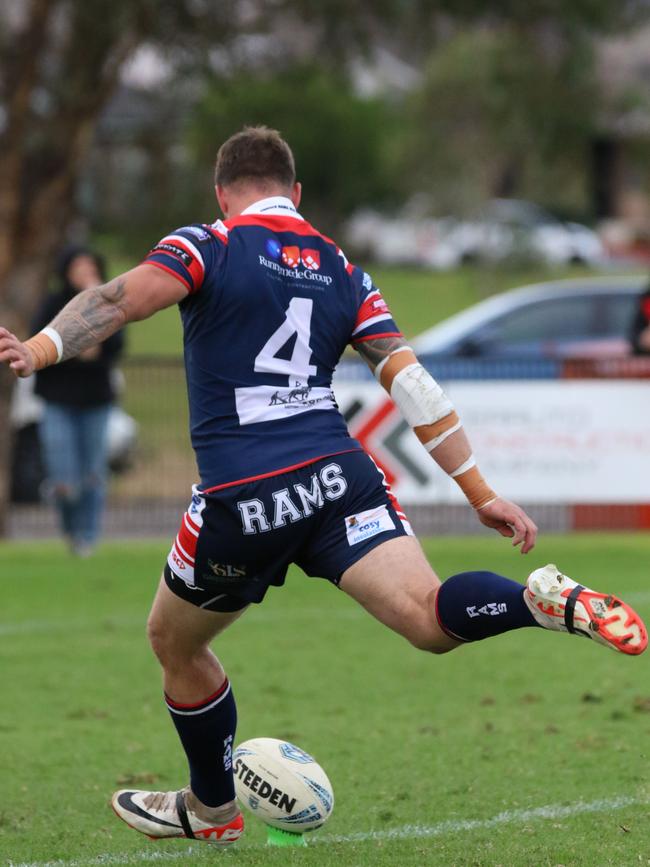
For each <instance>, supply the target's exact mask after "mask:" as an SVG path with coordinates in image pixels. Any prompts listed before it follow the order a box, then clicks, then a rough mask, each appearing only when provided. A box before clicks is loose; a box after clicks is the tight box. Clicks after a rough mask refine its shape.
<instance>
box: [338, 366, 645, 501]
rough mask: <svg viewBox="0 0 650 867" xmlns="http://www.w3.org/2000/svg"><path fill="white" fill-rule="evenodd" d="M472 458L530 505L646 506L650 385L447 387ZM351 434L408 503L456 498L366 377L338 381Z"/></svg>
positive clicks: (503, 489) (502, 488)
mask: <svg viewBox="0 0 650 867" xmlns="http://www.w3.org/2000/svg"><path fill="white" fill-rule="evenodd" d="M443 385H444V388H445V390H446V392H447V393H448V395H449V396H450V398H451V399H452V401H453V402H454V404H455V406H456V408H457V410H458V413H459V415H460V417H461V419H462V421H463V423H464V425H465V428H466V430H467V433H468V435H469V437H470V441H471V443H472V446H473V448H474V454H475V455H476V459H477V462H478V464H479V467H480V469H481V470H482V472H483V474H484V475H485V477H486V479H487V480H488V481H489V483H490V484H491V485H492V487H493V488H495V490H497V491H498V492H499V493H500V494H501V495H502V496H504V497H506V498H508V499H512V500H515V501H519V502H527V503H532V502H536V503H566V504H572V503H648V502H650V381H648V380H645V381H643V380H637V381H630V380H605V381H603V380H566V381H563V380H559V381H558V380H554V381H472V382H449V383H443ZM335 392H336V397H337V401H338V403H339V407H340V409H341V411H342V412H343V414H344V415H345V417H346V418H347V420H348V424H349V426H350V431H351V433H352V435H353V436H355V437H357V439H360V441H361V442H362V445H363V446H364V447H365V448H366V449H367V450H368V451H370V452H371V454H372V455H373V457H374V458H375V460H376V461H377V462H378V463H379V464H380V465H381V466H382V469H383V470H384V472H385V473H386V476H387V478H388V481H389V482H390V483H391V485H392V486H393V490H394V492H395V495H396V496H397V497H398V498H399V499H401V500H402V501H403V502H404V503H460V502H463V501H464V497H463V495H462V493H461V492H460V491H459V490H458V486H457V485H456V484H455V482H453V481H452V480H451V479H449V478H448V477H447V476H446V475H445V474H444V473H443V472H441V471H440V469H439V468H438V466H437V465H436V464H435V462H434V461H433V460H432V459H431V458H430V457H429V455H428V454H427V453H426V451H425V450H424V448H423V447H422V446H421V444H420V443H419V441H418V440H417V438H416V437H415V435H414V434H413V432H412V431H411V430H410V428H409V427H408V425H407V424H406V422H405V421H404V420H403V419H402V417H401V415H400V413H399V411H398V410H397V408H396V407H395V406H394V404H393V403H392V401H390V400H389V399H388V397H387V395H386V393H385V392H384V391H383V389H381V388H380V387H379V386H378V385H376V384H375V383H373V382H369V381H362V382H361V381H360V382H358V383H354V382H345V383H340V384H335Z"/></svg>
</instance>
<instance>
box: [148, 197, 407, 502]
mask: <svg viewBox="0 0 650 867" xmlns="http://www.w3.org/2000/svg"><path fill="white" fill-rule="evenodd" d="M144 261H145V263H147V264H150V265H155V266H157V267H159V268H163V269H165V270H167V271H169V272H170V273H172V274H173V275H174V276H175V277H177V278H178V279H179V280H181V281H182V282H183V283H184V284H185V285H186V286H187V289H188V295H187V297H186V298H185V299H183V301H181V303H180V305H179V308H180V312H181V317H182V321H183V332H184V350H185V368H186V376H187V388H188V396H189V407H190V427H191V437H192V445H193V447H194V450H195V452H196V458H197V463H198V467H199V474H200V478H201V486H202V489H203V490H204V491H211V490H214V489H216V488H221V487H223V486H225V485H229V484H237V483H240V482H241V481H243V480H249V479H255V478H259V477H260V476H265V475H271V474H275V473H278V472H281V471H283V470H286V469H289V468H292V467H297V466H300V465H303V464H306V463H308V462H311V461H313V460H316V459H318V458H320V457H323V456H327V455H332V454H337V453H342V452H346V451H355V450H358V449H360V448H361V447H360V445H359V444H358V443H357V441H356V440H354V439H352V438H351V437H350V435H349V433H348V430H347V426H346V424H345V421H344V419H343V417H342V416H341V414H340V412H339V411H338V407H337V405H336V402H335V399H334V394H333V392H332V388H331V384H332V374H333V373H334V368H335V367H336V364H337V363H338V361H339V358H340V357H341V354H342V353H343V350H344V349H345V347H346V345H347V344H348V343H350V342H352V343H355V342H358V341H363V340H369V339H371V338H374V337H379V336H399V334H400V332H399V330H398V328H397V326H396V325H395V322H394V321H393V319H392V316H391V314H390V311H389V309H388V307H387V305H386V303H385V301H384V300H383V298H382V296H381V293H380V292H379V290H378V289H377V288H376V287H375V286H374V285H373V283H372V280H371V278H370V277H369V276H368V274H366V273H364V272H363V271H362V270H361V269H360V268H355V267H354V266H352V265H350V264H349V263H348V261H347V260H346V258H345V256H344V255H343V253H342V252H341V250H340V249H339V248H338V247H337V246H336V244H335V243H334V242H333V241H331V240H330V239H328V238H326V237H324V236H323V235H321V234H320V233H319V232H318V231H317V230H316V229H314V228H313V227H312V226H311V225H310V224H309V223H308V222H306V221H305V220H304V219H303V218H302V217H301V216H300V215H299V214H298V213H297V212H296V210H295V208H294V207H293V205H292V204H291V202H290V200H289V199H286V198H281V197H273V198H270V199H263V200H262V201H260V202H256V203H255V204H254V205H252V206H251V207H250V208H247V209H246V210H245V211H244V212H243V213H242V214H241V215H240V216H238V217H234V218H232V219H230V220H226V221H225V222H221V221H220V220H219V221H217V222H216V223H214V224H213V225H211V226H207V225H191V226H185V227H183V228H181V229H178V230H177V231H175V232H173V233H171V234H170V235H166V236H165V237H164V238H163V239H162V240H161V241H160V242H159V243H158V244H157V245H156V246H155V247H154V248H153V249H152V250H151V252H150V253H149V254H148V256H147V257H146V258H145V260H144Z"/></svg>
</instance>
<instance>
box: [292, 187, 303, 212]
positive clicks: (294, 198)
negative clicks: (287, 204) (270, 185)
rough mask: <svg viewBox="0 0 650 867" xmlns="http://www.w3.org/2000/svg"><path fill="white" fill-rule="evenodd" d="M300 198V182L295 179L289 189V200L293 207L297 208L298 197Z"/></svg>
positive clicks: (298, 203)
mask: <svg viewBox="0 0 650 867" xmlns="http://www.w3.org/2000/svg"><path fill="white" fill-rule="evenodd" d="M301 198H302V184H301V183H300V181H296V183H295V184H294V185H293V187H292V189H291V201H292V202H293V206H294V208H297V207H298V206H299V205H300V199H301Z"/></svg>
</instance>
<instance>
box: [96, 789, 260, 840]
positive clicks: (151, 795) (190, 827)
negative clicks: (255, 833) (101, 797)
mask: <svg viewBox="0 0 650 867" xmlns="http://www.w3.org/2000/svg"><path fill="white" fill-rule="evenodd" d="M111 806H112V807H113V809H114V810H115V812H116V813H117V815H118V816H119V817H120V819H123V820H124V821H125V822H126V824H127V825H130V827H131V828H135V830H136V831H140V832H141V833H142V834H146V835H147V837H150V838H151V839H152V840H159V839H161V838H163V837H189V838H191V839H196V840H206V841H207V842H208V843H213V844H216V845H217V846H226V845H228V844H230V843H234V842H236V841H237V840H239V838H240V837H241V835H242V834H243V833H244V819H243V817H242V814H241V813H237V815H236V816H235V817H234V818H232V819H230V820H229V821H227V822H221V823H220V822H218V821H214V820H213V821H206V819H207V816H208V813H209V808H208V807H204V806H203V805H201V804H200V802H198V801H197V798H196V797H195V795H194V794H193V793H192V792H191V791H190V788H189V786H187V787H186V788H184V789H181V790H180V792H144V791H140V790H137V789H131V790H128V789H121V790H120V791H119V792H115V794H114V795H113V798H112V800H111ZM197 810H198V811H200V812H201V813H202V814H203V817H202V818H201V817H199V816H198V815H197Z"/></svg>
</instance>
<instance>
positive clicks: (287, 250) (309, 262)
mask: <svg viewBox="0 0 650 867" xmlns="http://www.w3.org/2000/svg"><path fill="white" fill-rule="evenodd" d="M265 250H266V254H267V256H268V257H269V258H270V259H273V260H274V261H275V262H282V264H283V265H286V267H287V268H298V267H299V265H300V264H301V263H302V266H303V267H304V268H307V269H308V270H309V271H318V269H319V268H320V251H319V250H312V249H308V248H305V249H304V250H301V249H300V247H298V246H297V245H292V246H287V247H283V246H282V245H281V244H280V242H279V241H277V240H276V239H275V238H267V240H266V244H265Z"/></svg>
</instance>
